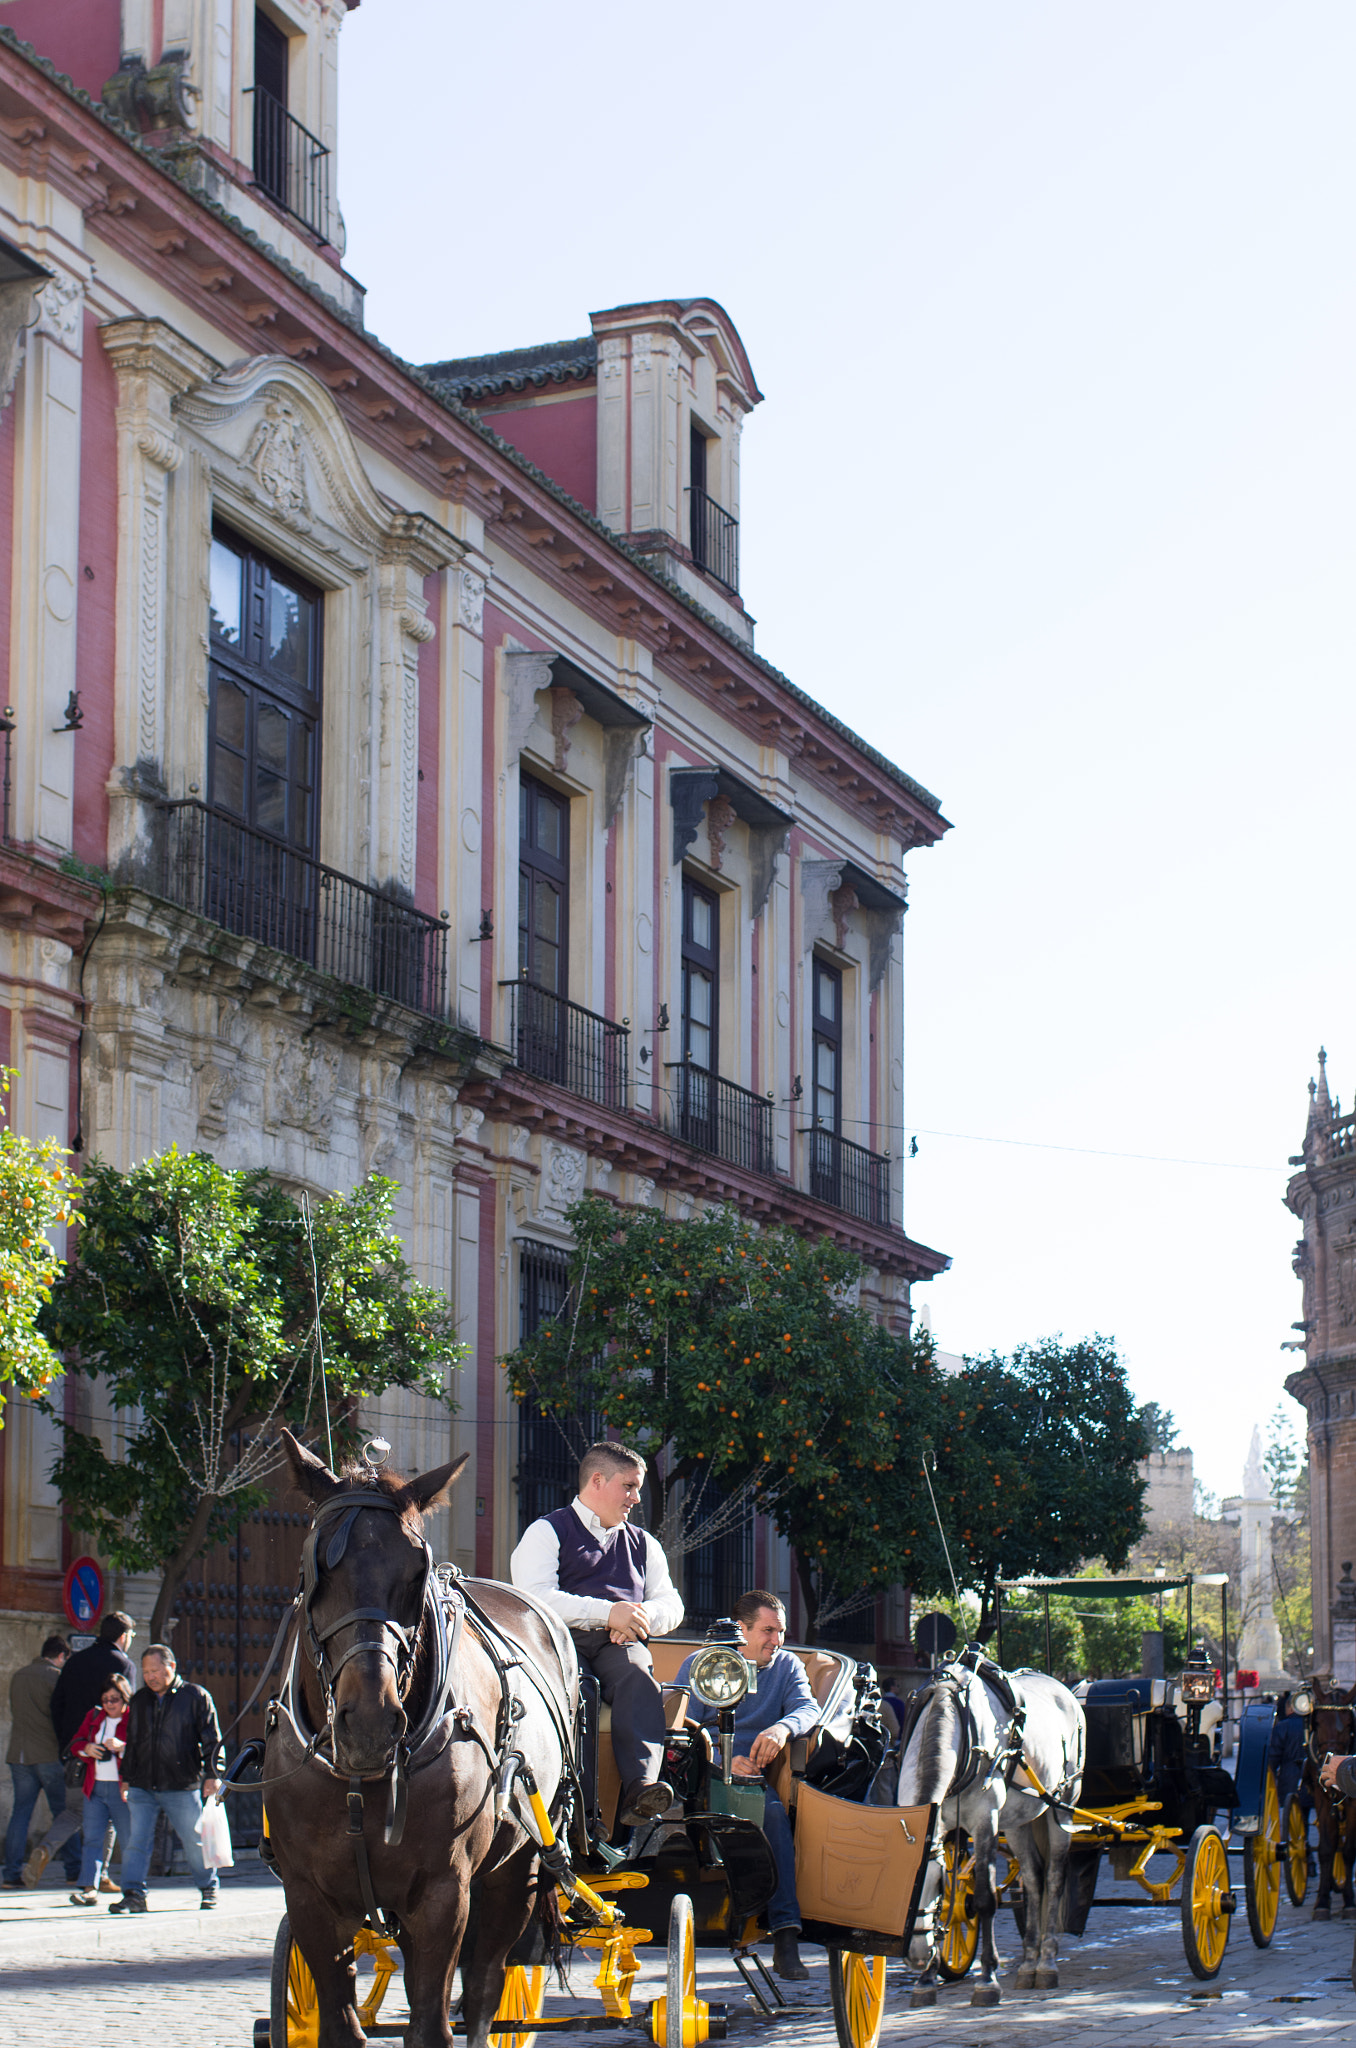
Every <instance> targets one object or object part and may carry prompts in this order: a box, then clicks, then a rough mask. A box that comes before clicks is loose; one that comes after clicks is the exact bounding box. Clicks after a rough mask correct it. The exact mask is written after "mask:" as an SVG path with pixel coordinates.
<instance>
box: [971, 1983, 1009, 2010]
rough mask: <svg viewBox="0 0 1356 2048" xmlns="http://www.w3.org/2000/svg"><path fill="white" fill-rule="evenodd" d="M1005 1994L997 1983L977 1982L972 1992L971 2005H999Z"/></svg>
mask: <svg viewBox="0 0 1356 2048" xmlns="http://www.w3.org/2000/svg"><path fill="white" fill-rule="evenodd" d="M1002 1996H1003V1994H1002V1992H1001V1991H1000V1990H999V1988H998V1986H997V1985H996V1984H976V1986H975V1988H974V1990H973V1991H972V1992H971V1993H970V2003H971V2005H997V2004H998V2003H999V2001H1000V2000H1001V1998H1002Z"/></svg>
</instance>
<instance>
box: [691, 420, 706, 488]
mask: <svg viewBox="0 0 1356 2048" xmlns="http://www.w3.org/2000/svg"><path fill="white" fill-rule="evenodd" d="M691 470H692V474H691V476H690V477H689V478H688V482H689V483H690V484H691V485H692V488H693V490H694V491H704V490H705V489H706V436H705V434H704V433H703V432H702V430H701V428H700V427H699V426H696V425H695V424H694V426H693V428H692V450H691Z"/></svg>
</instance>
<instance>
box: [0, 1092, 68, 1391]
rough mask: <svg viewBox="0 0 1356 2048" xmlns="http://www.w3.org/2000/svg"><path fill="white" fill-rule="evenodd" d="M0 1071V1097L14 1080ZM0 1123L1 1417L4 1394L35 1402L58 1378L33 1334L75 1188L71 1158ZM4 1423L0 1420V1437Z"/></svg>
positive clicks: (0, 1108) (54, 1360) (51, 1356)
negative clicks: (56, 1234)
mask: <svg viewBox="0 0 1356 2048" xmlns="http://www.w3.org/2000/svg"><path fill="white" fill-rule="evenodd" d="M18 1078H19V1077H18V1073H17V1071H16V1069H15V1068H13V1067H0V1094H3V1095H8V1093H9V1090H10V1085H11V1083H12V1082H14V1081H17V1080H18ZM0 1115H4V1116H5V1117H6V1123H5V1127H4V1129H3V1130H0V1410H3V1407H4V1403H5V1398H6V1389H8V1391H9V1393H10V1394H26V1395H28V1396H29V1398H30V1399H36V1398H38V1397H39V1396H40V1395H41V1394H42V1393H43V1391H44V1390H45V1388H46V1387H47V1386H48V1385H49V1383H50V1382H51V1381H52V1380H53V1379H55V1378H56V1376H57V1374H58V1373H59V1372H60V1371H61V1360H60V1359H59V1358H58V1357H57V1355H56V1353H55V1351H53V1349H52V1347H51V1345H50V1344H49V1343H48V1341H47V1339H46V1337H44V1336H43V1334H42V1332H41V1331H40V1330H39V1329H38V1327H37V1324H38V1319H39V1317H40V1316H41V1314H42V1312H43V1309H44V1308H45V1306H46V1304H47V1302H48V1300H49V1299H50V1298H51V1292H52V1286H53V1283H54V1282H55V1280H56V1276H57V1273H58V1271H59V1270H60V1265H59V1261H58V1258H57V1254H56V1251H55V1249H54V1247H53V1245H52V1241H51V1238H50V1237H49V1236H48V1232H49V1231H52V1230H56V1229H59V1228H60V1226H61V1225H62V1224H69V1223H73V1222H74V1221H75V1216H76V1204H77V1202H78V1200H79V1195H80V1182H79V1181H78V1180H77V1179H76V1177H75V1175H74V1174H73V1173H72V1172H71V1171H70V1169H69V1167H68V1166H67V1165H66V1161H67V1160H68V1159H69V1158H70V1153H69V1152H68V1151H67V1150H66V1149H65V1147H64V1146H62V1145H58V1144H57V1142H56V1140H55V1138H43V1139H41V1140H40V1141H39V1143H37V1144H36V1145H35V1144H34V1143H33V1141H32V1140H31V1139H29V1138H21V1137H20V1136H19V1135H18V1133H17V1132H16V1131H15V1130H14V1129H13V1128H12V1127H11V1126H10V1124H9V1122H8V1105H7V1104H3V1105H0ZM3 1428H4V1415H3V1413H0V1429H3Z"/></svg>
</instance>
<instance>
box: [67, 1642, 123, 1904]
mask: <svg viewBox="0 0 1356 2048" xmlns="http://www.w3.org/2000/svg"><path fill="white" fill-rule="evenodd" d="M131 1704H132V1688H131V1686H130V1685H129V1684H128V1683H127V1680H126V1679H125V1678H124V1677H123V1675H122V1673H121V1671H115V1672H114V1673H113V1676H112V1677H111V1678H110V1679H109V1681H108V1684H107V1685H106V1686H105V1687H104V1696H103V1698H102V1699H101V1700H100V1702H99V1704H98V1706H97V1707H91V1708H90V1710H89V1712H88V1713H87V1714H86V1716H85V1718H84V1720H83V1721H82V1722H81V1724H80V1727H79V1729H78V1731H77V1733H76V1738H75V1741H74V1742H73V1743H72V1745H71V1754H72V1756H78V1757H83V1758H84V1760H85V1782H84V1795H85V1811H84V1828H83V1836H84V1850H83V1854H82V1856H81V1859H80V1875H79V1878H78V1879H77V1881H76V1889H75V1890H74V1891H73V1892H72V1893H71V1904H72V1905H73V1906H97V1905H98V1903H99V1886H100V1882H101V1880H102V1879H103V1877H104V1876H105V1874H106V1868H107V1865H106V1844H107V1842H108V1838H109V1833H110V1830H111V1831H112V1833H113V1834H115V1835H116V1836H117V1838H118V1840H119V1842H120V1843H121V1844H122V1853H123V1855H124V1856H126V1854H127V1847H128V1842H129V1839H130V1836H131V1823H130V1822H129V1820H128V1817H127V1788H126V1786H125V1785H124V1784H123V1781H122V1758H123V1752H124V1751H125V1749H126V1748H127V1719H128V1712H129V1709H130V1707H131Z"/></svg>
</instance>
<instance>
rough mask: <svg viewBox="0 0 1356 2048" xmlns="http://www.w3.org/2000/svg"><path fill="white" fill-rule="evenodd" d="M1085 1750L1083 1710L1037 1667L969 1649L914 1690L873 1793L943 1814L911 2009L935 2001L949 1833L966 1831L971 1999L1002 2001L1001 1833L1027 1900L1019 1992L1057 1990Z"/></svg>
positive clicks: (915, 1957)
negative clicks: (975, 1967)
mask: <svg viewBox="0 0 1356 2048" xmlns="http://www.w3.org/2000/svg"><path fill="white" fill-rule="evenodd" d="M1085 1749H1086V1724H1085V1722H1084V1718H1083V1709H1082V1708H1081V1707H1080V1705H1079V1704H1078V1701H1077V1700H1076V1699H1075V1698H1074V1696H1073V1694H1072V1693H1071V1692H1070V1691H1069V1690H1068V1687H1067V1686H1063V1685H1061V1684H1059V1682H1058V1680H1056V1679H1053V1678H1047V1677H1046V1676H1045V1674H1044V1673H1043V1672H1040V1671H1020V1672H1014V1673H1007V1672H1004V1671H1002V1670H1001V1669H1000V1668H999V1667H998V1666H997V1665H996V1664H991V1663H990V1662H989V1661H988V1659H987V1658H983V1657H981V1656H979V1655H978V1654H977V1653H976V1652H974V1651H969V1652H967V1653H966V1654H965V1656H964V1657H962V1658H959V1659H957V1660H956V1661H955V1662H953V1663H950V1664H947V1665H945V1666H944V1667H943V1668H942V1670H941V1671H939V1672H938V1674H937V1676H936V1677H935V1678H934V1679H933V1680H932V1682H931V1684H930V1685H928V1686H927V1687H926V1688H924V1689H922V1690H921V1691H920V1692H918V1693H916V1694H915V1695H914V1700H913V1705H912V1711H911V1712H910V1714H909V1716H908V1718H907V1719H906V1722H905V1725H904V1728H903V1730H902V1732H901V1735H900V1740H899V1742H898V1744H897V1745H896V1746H895V1747H894V1748H893V1749H892V1750H890V1751H889V1752H888V1753H887V1755H886V1757H885V1760H884V1762H883V1763H882V1764H881V1767H880V1770H879V1771H878V1772H877V1774H876V1780H875V1783H874V1784H873V1786H872V1789H871V1794H870V1797H871V1799H872V1800H873V1801H875V1802H877V1803H879V1804H882V1805H899V1806H937V1807H938V1808H940V1813H939V1825H938V1829H937V1839H936V1843H935V1845H934V1849H933V1856H932V1861H931V1864H930V1866H929V1869H928V1872H927V1875H926V1877H925V1879H924V1887H923V1900H922V1910H921V1911H920V1913H919V1916H918V1921H917V1924H916V1927H915V1932H914V1938H913V1941H912V1942H911V1943H910V1946H909V1961H910V1962H911V1963H912V1964H913V1965H914V1967H915V1968H916V1969H919V1970H921V1971H922V1975H921V1977H920V1978H919V1981H918V1983H917V1985H916V1986H915V1988H914V1993H913V1997H912V2000H911V2003H912V2004H913V2005H935V2004H936V2002H937V1991H936V1968H937V1948H938V1929H937V1906H938V1902H939V1899H940V1897H941V1891H942V1883H943V1878H944V1874H945V1865H944V1863H943V1841H944V1838H945V1837H946V1835H948V1834H949V1833H951V1832H952V1831H953V1830H955V1829H957V1828H963V1829H964V1830H965V1832H966V1834H968V1835H969V1837H970V1840H971V1842H972V1844H973V1846H974V1857H975V1891H974V1901H975V1915H976V1918H977V1920H978V1923H979V1936H980V1981H979V1982H978V1983H977V1984H976V1986H975V1988H974V1990H973V1992H972V1993H971V1995H970V2003H971V2004H972V2005H997V2004H998V2002H999V1999H1000V1997H1001V1996H1002V1994H1001V1992H1000V1990H999V1987H998V1984H997V1981H996V1979H997V1973H998V1971H999V1969H1000V1968H1001V1959H1000V1957H999V1955H998V1951H997V1949H996V1947H995V1945H994V1938H993V1920H994V1912H995V1909H996V1906H997V1898H996V1894H995V1889H994V1869H993V1859H994V1846H995V1843H996V1842H997V1840H998V1837H999V1835H1000V1834H1002V1835H1004V1836H1005V1837H1006V1839H1007V1841H1008V1843H1009V1845H1010V1847H1011V1849H1012V1851H1013V1854H1014V1855H1015V1856H1016V1858H1017V1862H1018V1866H1019V1868H1020V1870H1021V1873H1022V1892H1023V1896H1024V1898H1025V1901H1026V1922H1025V1927H1024V1929H1023V1935H1022V1960H1021V1963H1020V1965H1019V1967H1018V1971H1017V1988H1018V1990H1019V1991H1029V1990H1033V1989H1034V1990H1037V1991H1047V1990H1053V1989H1054V1988H1055V1987H1056V1986H1057V1985H1058V1983H1059V1928H1060V1909H1061V1905H1062V1903H1063V1898H1064V1881H1065V1878H1066V1876H1067V1873H1068V1864H1069V1842H1070V1809H1071V1807H1072V1806H1073V1805H1074V1804H1075V1803H1076V1802H1077V1799H1078V1794H1079V1789H1080V1786H1081V1783H1082V1777H1083V1759H1084V1753H1085ZM1037 1785H1039V1786H1040V1787H1041V1788H1042V1790H1041V1791H1038V1790H1037V1789H1035V1788H1036V1786H1037ZM1046 1795H1048V1796H1046Z"/></svg>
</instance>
